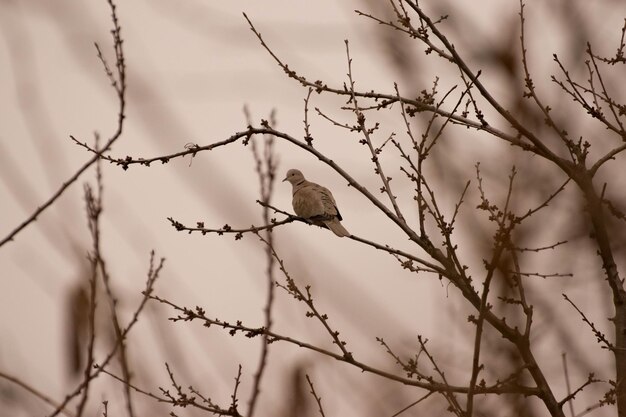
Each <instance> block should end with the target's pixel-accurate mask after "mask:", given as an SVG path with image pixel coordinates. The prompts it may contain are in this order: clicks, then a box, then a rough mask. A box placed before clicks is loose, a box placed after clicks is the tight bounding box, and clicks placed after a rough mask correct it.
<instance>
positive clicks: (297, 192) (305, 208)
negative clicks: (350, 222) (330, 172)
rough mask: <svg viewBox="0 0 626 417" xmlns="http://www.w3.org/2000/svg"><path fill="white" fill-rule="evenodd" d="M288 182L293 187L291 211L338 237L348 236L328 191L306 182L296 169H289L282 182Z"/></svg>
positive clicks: (335, 204) (348, 233)
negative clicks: (325, 228)
mask: <svg viewBox="0 0 626 417" xmlns="http://www.w3.org/2000/svg"><path fill="white" fill-rule="evenodd" d="M285 181H289V182H290V183H291V185H292V187H293V193H292V194H293V200H292V204H293V210H294V211H295V212H296V214H297V215H298V216H300V217H302V218H304V219H306V220H310V221H311V222H312V223H313V224H315V225H318V226H322V227H324V226H325V227H327V228H328V229H330V230H331V231H332V232H333V233H334V234H336V235H337V236H339V237H344V236H350V232H348V231H347V230H346V228H345V227H343V225H342V224H341V223H340V221H341V220H343V218H342V217H341V213H339V210H338V209H337V203H336V202H335V199H334V197H333V195H332V194H331V192H330V190H329V189H328V188H326V187H322V186H321V185H319V184H316V183H314V182H311V181H307V180H306V178H304V175H302V172H300V170H298V169H290V170H289V171H287V175H286V176H285V179H284V180H283V182H285Z"/></svg>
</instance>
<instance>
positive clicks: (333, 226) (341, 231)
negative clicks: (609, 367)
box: [324, 218, 350, 237]
mask: <svg viewBox="0 0 626 417" xmlns="http://www.w3.org/2000/svg"><path fill="white" fill-rule="evenodd" d="M324 224H325V225H326V227H328V228H329V229H330V230H332V231H333V233H334V234H336V235H337V236H339V237H344V236H350V232H348V231H347V230H346V228H345V227H343V225H342V224H341V223H339V220H338V219H336V218H335V219H332V220H325V221H324Z"/></svg>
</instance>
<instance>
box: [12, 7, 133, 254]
mask: <svg viewBox="0 0 626 417" xmlns="http://www.w3.org/2000/svg"><path fill="white" fill-rule="evenodd" d="M107 2H108V3H109V7H110V8H111V18H112V21H113V30H112V31H111V34H112V36H113V49H114V51H115V73H113V72H112V71H111V70H110V69H109V67H108V65H107V64H106V60H105V59H104V57H103V56H102V53H101V51H100V47H99V46H98V44H96V49H97V51H98V56H99V57H100V59H101V61H102V62H103V63H104V66H105V71H106V73H107V76H108V77H109V79H113V80H114V81H115V82H114V83H113V88H114V89H115V91H116V93H117V97H118V106H119V107H118V116H117V128H116V130H115V132H114V133H113V135H112V136H111V137H110V138H109V140H108V141H107V142H106V143H105V144H104V146H103V147H102V149H101V150H99V151H98V152H96V153H95V155H94V156H93V157H92V158H91V159H89V160H88V161H87V162H86V163H85V164H84V165H83V166H82V167H81V168H79V169H78V171H76V172H75V173H74V174H73V175H72V176H71V177H70V178H69V179H67V180H66V181H65V182H64V183H63V184H62V185H61V187H60V188H59V189H58V190H57V191H56V192H55V193H54V194H53V195H52V196H51V197H50V198H49V199H48V200H47V201H46V202H45V203H43V204H42V205H41V206H40V207H39V208H37V209H36V210H35V211H34V212H33V213H32V214H31V215H30V216H29V217H28V218H27V219H26V220H24V221H23V222H22V223H21V224H20V225H19V226H17V227H16V228H15V229H13V231H11V232H10V233H9V234H8V235H7V236H6V237H5V238H4V239H2V240H0V247H2V246H3V245H4V244H5V243H7V242H10V241H12V240H13V238H14V237H15V236H16V235H17V234H18V233H19V232H21V231H22V230H23V229H25V228H26V227H27V226H28V225H30V224H31V223H33V222H34V221H35V220H37V217H39V215H40V214H41V213H43V212H44V211H45V210H46V209H48V208H49V207H51V206H52V205H53V204H54V202H55V201H56V200H57V199H58V198H59V197H61V195H62V194H63V193H64V192H65V191H66V190H67V189H68V188H69V186H70V185H72V184H73V183H74V182H75V181H76V180H77V179H78V178H79V177H80V176H81V175H82V174H83V173H84V172H85V171H86V170H87V169H88V168H89V167H91V166H92V165H93V164H94V163H95V162H96V161H97V160H98V159H99V158H100V157H101V156H102V155H103V154H104V153H105V152H107V151H109V150H110V149H111V147H112V146H113V144H114V143H115V141H117V140H118V139H119V138H120V137H121V136H122V131H123V128H124V119H125V118H126V63H125V58H124V49H123V47H122V43H123V41H122V36H121V28H120V25H119V21H118V19H117V13H116V6H115V4H114V3H113V0H107Z"/></svg>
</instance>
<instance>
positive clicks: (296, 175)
mask: <svg viewBox="0 0 626 417" xmlns="http://www.w3.org/2000/svg"><path fill="white" fill-rule="evenodd" d="M302 180H304V175H302V172H300V170H298V169H290V170H289V171H287V175H286V176H285V179H284V180H283V182H285V181H289V182H290V183H291V184H292V185H293V184H297V183H299V182H300V181H302Z"/></svg>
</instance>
